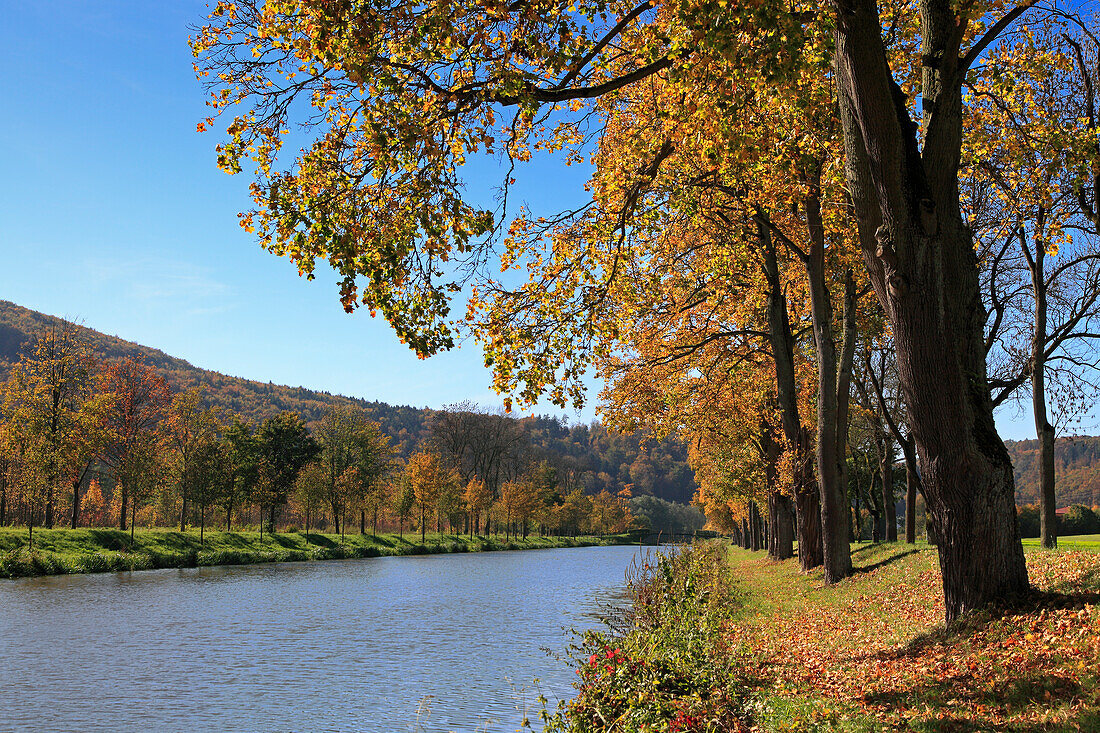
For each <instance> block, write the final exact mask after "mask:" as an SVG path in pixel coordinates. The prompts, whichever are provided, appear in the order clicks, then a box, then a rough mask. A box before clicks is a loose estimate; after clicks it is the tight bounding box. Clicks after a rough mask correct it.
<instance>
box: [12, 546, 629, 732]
mask: <svg viewBox="0 0 1100 733" xmlns="http://www.w3.org/2000/svg"><path fill="white" fill-rule="evenodd" d="M637 551H638V548H636V547H590V548H572V549H562V550H530V551H522V552H485V553H473V554H455V555H425V556H417V557H394V558H369V559H362V560H342V561H329V562H317V563H281V564H270V565H251V566H233V567H216V568H195V569H186V570H153V571H143V572H135V573H114V574H105V575H74V576H53V577H44V578H31V579H24V580H14V581H0V730H9V729H15V730H53V731H68V730H72V731H78V730H79V731H90V730H112V731H129V730H132V731H144V730H166V731H171V730H178V731H188V732H189V733H191V732H197V731H219V730H255V731H321V730H332V731H347V730H354V731H415V730H421V731H424V732H425V733H436V732H441V731H475V730H476V731H511V730H515V729H516V728H517V727H518V725H519V722H520V721H521V719H522V717H523V709H524V707H525V706H526V709H527V710H528V711H529V712H530V713H531V719H532V722H533V723H534V721H535V720H536V719H537V716H536V715H535V714H534V713H535V712H537V707H533V705H534V698H535V695H536V694H537V691H536V690H535V689H534V688H533V685H532V680H533V679H534V678H536V677H537V678H538V679H539V680H540V681H541V691H542V692H543V694H545V695H546V696H547V697H548V698H550V700H551V702H552V703H553V701H555V700H557V699H558V698H560V697H564V698H568V697H569V696H571V694H572V687H571V683H572V682H573V680H574V679H575V678H576V675H575V673H574V672H573V670H572V669H571V668H570V667H569V666H568V665H567V664H566V662H565V661H563V660H562V659H560V658H555V657H554V656H551V655H548V654H547V653H546V651H545V650H546V649H551V650H554V651H555V652H557V653H558V655H557V656H558V657H560V653H561V652H563V651H564V650H565V647H566V645H567V643H568V642H569V640H570V635H569V634H568V632H567V630H566V629H568V628H569V627H576V628H578V629H581V628H590V627H593V626H596V625H598V619H599V617H600V615H601V612H602V611H601V608H603V607H604V605H605V604H607V603H609V602H616V601H620V600H621V598H622V592H623V580H624V575H623V574H624V570H625V568H626V566H627V565H628V564H629V562H630V560H631V559H632V558H633V557H634V556H635V554H636V553H637ZM424 707H427V708H429V709H430V710H429V711H428V712H426V713H423V712H422V713H421V715H420V716H419V721H418V715H417V710H418V708H424Z"/></svg>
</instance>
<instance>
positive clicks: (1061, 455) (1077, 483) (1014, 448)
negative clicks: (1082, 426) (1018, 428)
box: [1005, 435, 1100, 507]
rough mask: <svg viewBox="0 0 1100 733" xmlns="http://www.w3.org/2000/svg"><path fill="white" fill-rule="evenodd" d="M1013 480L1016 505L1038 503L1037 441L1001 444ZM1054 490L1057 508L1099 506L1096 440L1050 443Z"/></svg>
mask: <svg viewBox="0 0 1100 733" xmlns="http://www.w3.org/2000/svg"><path fill="white" fill-rule="evenodd" d="M1005 447H1006V448H1008V454H1009V456H1011V457H1012V467H1013V473H1014V474H1015V477H1016V503H1017V504H1019V505H1021V506H1023V505H1026V504H1035V503H1037V502H1038V501H1039V441H1037V440H1009V441H1005ZM1054 490H1055V496H1056V499H1057V505H1058V506H1059V507H1069V506H1072V505H1074V504H1081V505H1084V506H1089V507H1100V437H1096V436H1089V435H1085V436H1080V437H1070V438H1061V439H1059V440H1058V441H1057V442H1056V443H1055V444H1054Z"/></svg>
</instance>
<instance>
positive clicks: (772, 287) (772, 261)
mask: <svg viewBox="0 0 1100 733" xmlns="http://www.w3.org/2000/svg"><path fill="white" fill-rule="evenodd" d="M756 225H757V236H758V240H759V241H760V244H761V263H762V268H763V271H764V277H765V278H766V280H767V282H768V340H769V342H770V345H771V348H772V356H773V359H774V361H775V382H776V399H777V401H778V402H779V408H780V416H781V422H782V425H783V437H784V439H785V440H786V442H787V449H788V450H790V451H791V452H792V454H793V455H794V487H793V489H794V505H795V511H796V513H797V523H798V561H799V566H800V567H801V568H802V570H804V571H805V570H811V569H813V568H816V567H818V566H819V565H821V564H822V562H823V561H824V559H823V556H822V549H821V501H820V494H819V491H818V487H817V484H816V482H815V481H814V476H813V469H812V467H811V465H810V461H811V458H812V457H811V453H810V449H809V445H810V440H809V435H808V433H807V430H806V429H805V428H804V427H803V425H802V419H801V417H800V416H799V412H798V388H797V385H796V383H795V375H794V336H793V334H792V333H791V322H790V317H789V315H788V313H787V299H786V296H785V295H784V293H783V288H782V285H781V282H780V278H779V261H778V259H777V257H776V252H775V245H774V243H773V242H772V239H771V233H770V231H769V230H768V226H767V224H766V222H763V221H760V220H759V219H758V220H757V222H756ZM806 512H810V514H807V513H806Z"/></svg>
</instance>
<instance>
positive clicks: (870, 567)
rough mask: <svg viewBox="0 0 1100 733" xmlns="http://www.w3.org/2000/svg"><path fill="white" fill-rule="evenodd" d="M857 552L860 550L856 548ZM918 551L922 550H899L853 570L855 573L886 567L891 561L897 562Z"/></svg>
mask: <svg viewBox="0 0 1100 733" xmlns="http://www.w3.org/2000/svg"><path fill="white" fill-rule="evenodd" d="M872 546H873V545H872ZM860 549H863V548H860ZM856 552H859V550H856ZM856 552H853V553H852V554H853V555H855V554H856ZM918 552H920V550H906V551H905V552H899V553H898V554H896V555H891V556H890V557H884V558H883V559H881V560H879V561H878V562H875V563H871V564H870V565H863V566H861V567H857V568H852V572H853V573H870V572H872V571H874V570H878V569H879V568H884V567H886V566H887V565H890V564H891V563H895V562H897V561H898V560H901V559H902V558H905V557H909V556H910V555H915V554H917V553H918Z"/></svg>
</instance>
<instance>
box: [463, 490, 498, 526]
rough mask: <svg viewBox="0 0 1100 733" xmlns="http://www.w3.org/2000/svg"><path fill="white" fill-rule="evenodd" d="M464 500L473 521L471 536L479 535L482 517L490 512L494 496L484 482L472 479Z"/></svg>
mask: <svg viewBox="0 0 1100 733" xmlns="http://www.w3.org/2000/svg"><path fill="white" fill-rule="evenodd" d="M463 500H464V501H465V503H466V507H467V510H468V511H469V512H470V516H471V518H472V520H473V521H472V522H471V523H470V532H471V534H474V535H479V534H481V517H482V516H483V515H484V514H485V513H486V512H487V511H489V507H490V506H492V503H493V494H492V492H490V491H489V487H488V486H486V485H485V482H484V481H482V480H481V479H479V478H472V479H470V480H469V482H468V483H467V484H466V490H465V493H464V494H463Z"/></svg>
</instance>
